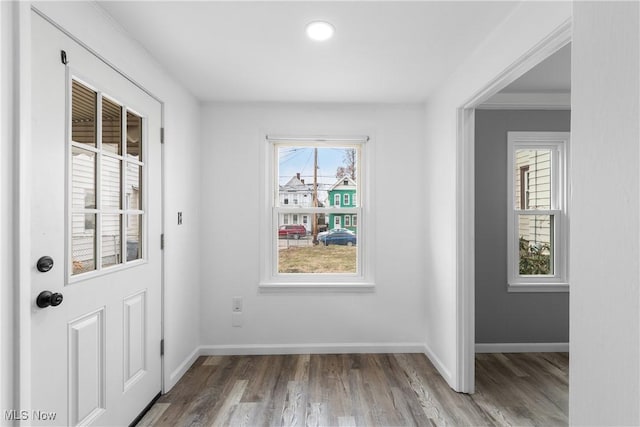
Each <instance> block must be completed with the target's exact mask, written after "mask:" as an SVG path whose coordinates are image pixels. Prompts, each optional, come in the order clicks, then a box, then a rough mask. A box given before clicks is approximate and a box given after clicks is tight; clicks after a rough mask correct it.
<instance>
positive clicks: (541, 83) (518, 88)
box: [502, 44, 571, 93]
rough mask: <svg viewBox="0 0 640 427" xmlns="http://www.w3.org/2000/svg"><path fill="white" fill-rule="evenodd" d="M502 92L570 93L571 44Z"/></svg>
mask: <svg viewBox="0 0 640 427" xmlns="http://www.w3.org/2000/svg"><path fill="white" fill-rule="evenodd" d="M502 92H503V93H540V92H544V93H571V44H568V45H566V46H565V47H563V48H562V49H560V50H559V51H557V52H556V53H554V54H553V55H551V56H550V57H548V58H547V59H545V60H544V61H542V62H541V63H540V64H538V65H537V66H535V67H534V68H532V69H531V70H529V71H528V72H527V73H526V74H524V75H523V76H522V77H520V78H519V79H517V80H516V81H514V82H513V83H511V84H510V85H509V86H507V87H506V88H504V89H503V90H502Z"/></svg>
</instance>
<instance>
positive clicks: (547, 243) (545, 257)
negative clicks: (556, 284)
mask: <svg viewBox="0 0 640 427" xmlns="http://www.w3.org/2000/svg"><path fill="white" fill-rule="evenodd" d="M553 222H554V216H553V215H518V236H519V254H520V262H519V273H520V275H527V276H529V275H553V274H554V272H553V267H554V266H553V251H554V242H553V237H554V232H553V229H554V227H553Z"/></svg>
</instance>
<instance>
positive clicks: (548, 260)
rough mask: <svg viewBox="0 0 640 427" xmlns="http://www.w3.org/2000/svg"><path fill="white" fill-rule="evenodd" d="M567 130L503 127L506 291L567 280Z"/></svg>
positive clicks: (551, 287)
mask: <svg viewBox="0 0 640 427" xmlns="http://www.w3.org/2000/svg"><path fill="white" fill-rule="evenodd" d="M568 145H569V133H567V132H509V133H508V146H509V163H508V168H509V169H508V170H509V199H508V200H509V209H508V239H509V240H508V253H507V254H508V275H509V290H510V291H516V292H517V291H562V290H566V289H567V287H568V282H567V275H568V272H567V258H568V256H567V251H568V230H567V228H568V221H567V188H566V186H567V182H568V179H567V174H568V168H567V161H566V159H567V151H568Z"/></svg>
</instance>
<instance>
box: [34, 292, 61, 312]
mask: <svg viewBox="0 0 640 427" xmlns="http://www.w3.org/2000/svg"><path fill="white" fill-rule="evenodd" d="M62 300H63V298H62V294H59V293H57V292H56V293H52V292H50V291H42V292H40V295H38V298H36V305H37V306H38V307H40V308H46V307H49V306H51V307H56V306H58V305H60V304H62Z"/></svg>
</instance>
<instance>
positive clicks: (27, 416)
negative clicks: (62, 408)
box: [4, 409, 57, 421]
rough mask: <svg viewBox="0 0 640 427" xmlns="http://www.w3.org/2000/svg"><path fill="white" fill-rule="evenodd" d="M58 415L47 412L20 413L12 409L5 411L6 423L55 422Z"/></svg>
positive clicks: (23, 411)
mask: <svg viewBox="0 0 640 427" xmlns="http://www.w3.org/2000/svg"><path fill="white" fill-rule="evenodd" d="M56 415H57V413H55V412H45V411H26V410H22V411H18V410H17V409H11V410H9V411H4V419H5V421H28V420H34V421H53V420H55V419H56Z"/></svg>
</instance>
